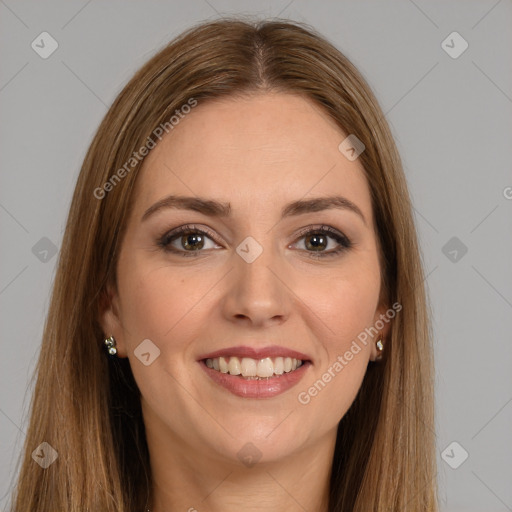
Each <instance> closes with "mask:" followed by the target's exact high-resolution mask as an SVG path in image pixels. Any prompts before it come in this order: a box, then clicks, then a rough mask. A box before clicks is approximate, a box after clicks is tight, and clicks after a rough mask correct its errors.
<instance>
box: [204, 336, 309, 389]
mask: <svg viewBox="0 0 512 512" xmlns="http://www.w3.org/2000/svg"><path fill="white" fill-rule="evenodd" d="M198 362H199V363H200V365H201V368H202V369H203V371H205V372H206V374H207V375H208V376H209V377H210V378H211V379H212V380H213V381H214V382H215V383H216V384H218V385H220V386H221V387H222V388H224V389H227V390H228V391H229V392H231V393H232V394H234V395H236V396H239V397H243V398H271V397H274V396H277V395H279V394H281V393H284V392H285V391H287V390H289V389H290V388H292V387H293V386H295V385H296V384H297V383H298V382H299V381H300V380H301V379H302V378H303V376H304V375H305V373H306V372H307V371H308V368H309V367H310V366H311V365H312V361H311V360H310V359H309V358H308V356H307V355H305V354H302V353H300V352H296V351H293V350H288V349H283V348H282V347H276V346H273V347H268V348H266V349H260V350H258V349H254V348H252V347H236V348H232V349H225V350H221V351H217V352H214V353H211V354H205V355H204V356H202V357H201V359H199V360H198Z"/></svg>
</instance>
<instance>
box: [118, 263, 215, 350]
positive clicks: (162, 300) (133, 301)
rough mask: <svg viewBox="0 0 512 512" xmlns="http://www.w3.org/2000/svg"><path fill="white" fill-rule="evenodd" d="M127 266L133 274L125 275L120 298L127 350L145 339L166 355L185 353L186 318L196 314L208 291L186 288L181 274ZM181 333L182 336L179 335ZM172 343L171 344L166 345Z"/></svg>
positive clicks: (167, 270)
mask: <svg viewBox="0 0 512 512" xmlns="http://www.w3.org/2000/svg"><path fill="white" fill-rule="evenodd" d="M126 263H127V264H129V265H130V272H124V274H123V275H124V281H123V283H122V288H121V286H120V296H121V297H124V301H123V302H122V304H121V316H122V321H123V328H124V330H125V333H126V343H127V347H128V350H130V349H131V350H133V349H134V348H135V346H136V345H138V344H139V343H140V342H141V341H142V340H143V339H146V338H149V339H150V340H152V341H153V342H154V343H155V344H156V345H157V346H158V347H159V348H160V349H161V350H164V348H165V351H166V352H167V351H180V350H182V349H183V347H180V345H179V341H180V339H183V338H185V339H186V336H183V334H184V333H183V330H184V328H186V326H187V317H188V315H190V314H191V313H193V307H194V305H195V304H197V302H198V301H199V300H200V298H201V296H202V295H204V291H205V290H203V287H201V286H187V285H186V283H184V280H183V279H182V278H180V276H179V274H178V273H177V272H176V271H175V270H174V271H173V270H172V269H169V268H168V267H162V266H159V267H156V268H150V269H149V270H148V266H147V265H146V266H144V265H141V264H137V262H126ZM121 271H122V270H121ZM120 273H121V272H120ZM197 284H199V283H197ZM205 286H206V284H205ZM178 332H179V333H180V336H177V335H176V334H177V333H178ZM170 339H172V340H173V342H172V343H171V344H170V343H168V342H167V340H170Z"/></svg>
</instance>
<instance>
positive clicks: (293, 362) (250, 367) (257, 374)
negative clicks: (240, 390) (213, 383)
mask: <svg viewBox="0 0 512 512" xmlns="http://www.w3.org/2000/svg"><path fill="white" fill-rule="evenodd" d="M203 362H204V364H205V365H206V366H207V367H208V368H210V369H212V370H215V371H217V372H220V373H228V374H229V375H233V376H238V377H240V378H242V379H246V380H262V379H269V378H272V377H279V376H281V375H283V374H286V373H291V372H294V371H295V370H297V368H300V367H301V366H302V365H303V364H304V361H303V360H302V359H296V358H294V357H293V358H292V357H265V358H264V359H253V358H252V357H243V358H239V357H236V356H231V357H230V356H228V357H214V358H207V359H204V360H203Z"/></svg>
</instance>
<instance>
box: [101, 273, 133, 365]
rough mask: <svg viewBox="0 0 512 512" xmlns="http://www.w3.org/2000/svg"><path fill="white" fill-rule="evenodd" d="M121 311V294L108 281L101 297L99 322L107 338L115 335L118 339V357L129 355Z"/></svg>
mask: <svg viewBox="0 0 512 512" xmlns="http://www.w3.org/2000/svg"><path fill="white" fill-rule="evenodd" d="M119 312H120V308H119V294H118V292H117V290H116V287H115V286H114V285H112V284H111V283H108V284H107V286H106V288H105V291H104V292H103V294H102V296H101V299H100V305H99V323H100V325H101V328H102V329H103V334H104V336H105V338H108V337H109V336H113V337H114V339H115V340H116V348H117V357H127V355H126V354H127V352H126V344H125V333H124V328H123V324H122V322H121V316H120V314H119Z"/></svg>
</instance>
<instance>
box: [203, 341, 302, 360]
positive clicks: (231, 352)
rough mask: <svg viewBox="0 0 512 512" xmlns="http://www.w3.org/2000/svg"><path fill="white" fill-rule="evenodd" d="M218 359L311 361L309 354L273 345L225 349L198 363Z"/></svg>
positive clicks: (205, 356)
mask: <svg viewBox="0 0 512 512" xmlns="http://www.w3.org/2000/svg"><path fill="white" fill-rule="evenodd" d="M218 357H238V358H239V359H242V358H244V357H249V358H251V359H258V360H259V359H265V358H266V357H271V358H275V357H291V358H292V359H300V360H301V361H311V358H310V357H309V356H308V355H307V354H303V353H302V352H297V351H296V350H292V349H289V348H285V347H280V346H278V345H271V346H269V347H265V348H260V349H258V348H254V347H248V346H244V345H240V346H238V347H231V348H224V349H221V350H216V351H215V352H209V353H208V354H204V355H202V356H200V357H199V358H198V361H201V360H206V359H215V358H218Z"/></svg>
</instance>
